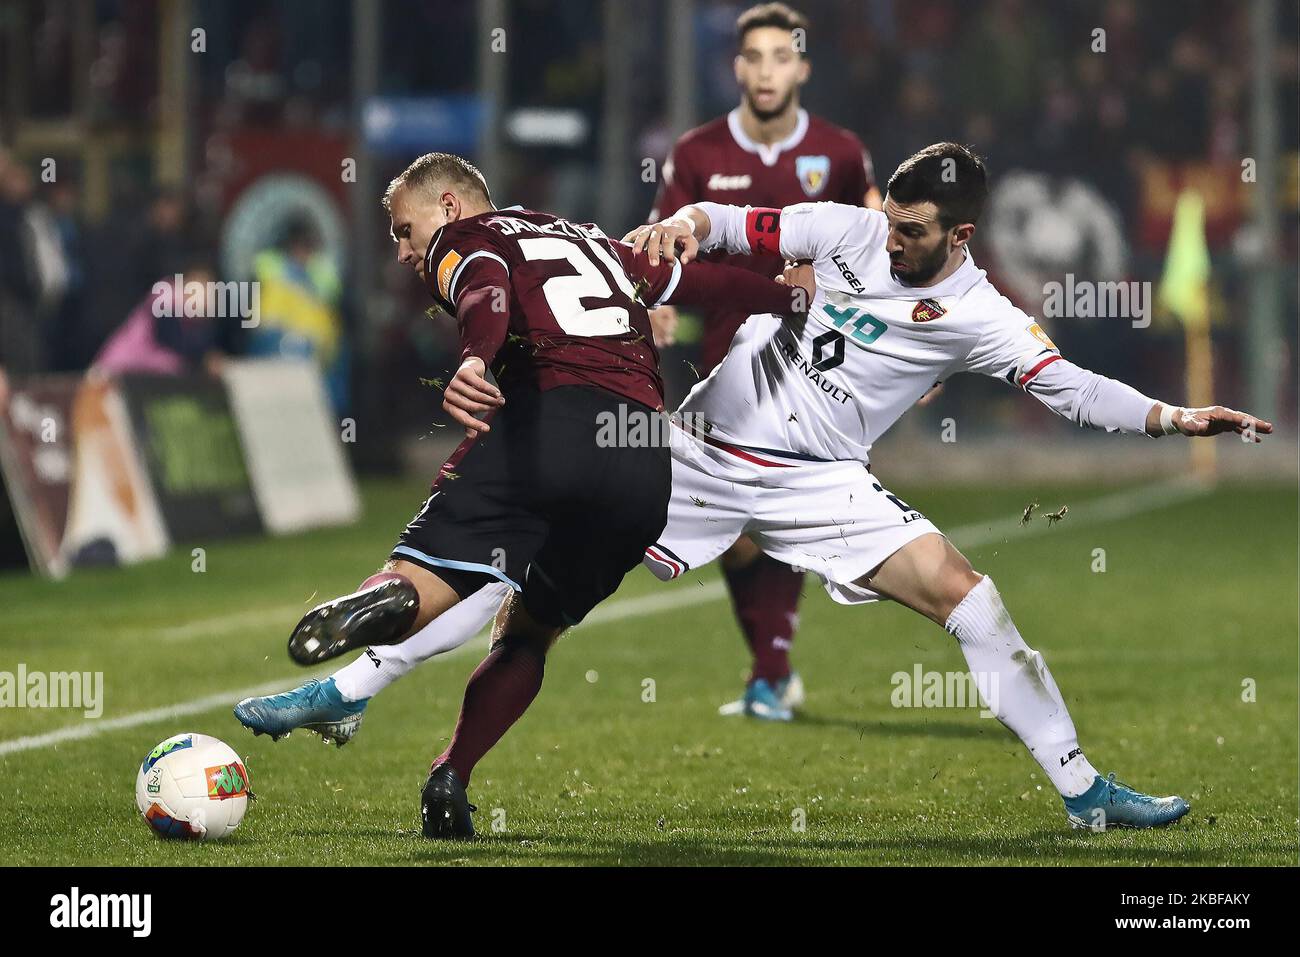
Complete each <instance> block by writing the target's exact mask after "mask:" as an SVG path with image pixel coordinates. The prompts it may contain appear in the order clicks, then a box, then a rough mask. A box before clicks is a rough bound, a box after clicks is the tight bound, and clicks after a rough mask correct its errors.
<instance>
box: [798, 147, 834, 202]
mask: <svg viewBox="0 0 1300 957" xmlns="http://www.w3.org/2000/svg"><path fill="white" fill-rule="evenodd" d="M794 174H795V176H797V177H799V185H800V186H802V187H803V191H804V194H805V195H807V196H816V195H817V194H818V193H820V192H821V191H822V190H824V189H825V188H826V180H827V179H829V178H830V175H831V158H830V157H829V156H796V157H795V158H794Z"/></svg>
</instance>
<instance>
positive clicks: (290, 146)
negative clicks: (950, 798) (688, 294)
mask: <svg viewBox="0 0 1300 957" xmlns="http://www.w3.org/2000/svg"><path fill="white" fill-rule="evenodd" d="M802 7H803V9H804V10H805V12H806V13H807V15H808V16H809V18H810V20H811V31H810V35H809V53H810V56H811V59H812V64H813V75H812V81H811V82H810V83H809V85H808V87H807V88H806V89H805V92H804V97H803V99H804V104H805V106H806V107H807V108H808V109H810V110H811V111H813V112H815V113H819V114H821V115H823V116H825V117H827V118H828V119H830V120H832V121H834V122H835V123H838V124H841V125H844V126H846V127H848V128H849V129H851V130H853V131H854V132H855V133H856V134H857V135H858V136H859V137H860V138H861V139H862V140H863V141H864V142H865V143H866V145H867V147H868V148H869V149H870V151H871V153H872V155H873V158H874V160H875V167H876V171H877V175H878V176H879V177H880V179H881V180H882V181H883V180H884V179H886V178H887V177H888V175H889V173H890V172H891V171H892V170H893V168H894V166H895V165H896V164H897V163H898V162H899V161H900V160H901V159H902V158H904V157H905V156H907V155H908V154H909V153H911V152H912V151H913V150H915V149H916V148H918V147H920V146H923V145H925V144H927V143H930V142H933V141H935V140H938V139H960V140H964V141H967V142H970V143H972V144H973V145H974V146H975V147H976V148H977V149H979V150H980V151H982V152H983V153H984V154H985V155H986V156H987V157H988V160H989V165H990V169H991V171H992V175H993V177H994V180H993V182H994V187H995V193H994V198H993V202H992V204H991V208H990V210H989V212H988V213H987V218H986V221H985V222H984V223H982V224H981V226H980V232H979V235H978V236H977V237H976V241H975V246H974V248H975V252H976V255H977V258H978V261H979V262H980V263H981V264H983V265H984V266H985V267H986V268H988V269H989V271H990V273H991V274H992V275H993V277H994V278H995V280H996V281H997V283H998V284H999V286H1000V287H1001V288H1002V289H1003V290H1004V291H1005V292H1006V293H1007V294H1008V295H1010V296H1011V297H1012V298H1013V299H1015V300H1016V301H1017V302H1018V303H1019V304H1020V305H1022V306H1023V307H1024V308H1026V309H1027V310H1028V311H1030V312H1033V313H1035V314H1039V315H1041V314H1042V312H1043V307H1044V294H1043V287H1044V285H1045V283H1048V282H1051V281H1053V280H1060V279H1062V278H1063V277H1064V276H1065V275H1066V274H1067V273H1070V274H1073V275H1074V276H1075V277H1076V278H1078V279H1088V280H1090V281H1094V282H1097V281H1107V280H1120V279H1124V280H1137V281H1151V282H1155V281H1157V280H1158V279H1159V277H1160V272H1161V268H1162V264H1163V261H1164V256H1165V251H1166V245H1167V240H1168V235H1169V230H1170V221H1171V214H1172V211H1173V208H1174V203H1175V200H1176V198H1177V196H1178V194H1179V192H1180V191H1181V190H1182V189H1183V188H1185V187H1189V188H1193V189H1195V190H1197V191H1198V192H1199V193H1200V195H1201V196H1202V197H1203V199H1204V204H1205V234H1206V239H1207V242H1208V244H1209V251H1210V254H1211V257H1212V263H1213V273H1212V284H1211V312H1212V319H1213V343H1214V374H1215V386H1214V391H1215V395H1217V396H1218V397H1220V398H1221V400H1222V401H1224V402H1225V403H1230V404H1234V405H1236V406H1238V407H1243V408H1248V409H1250V410H1252V411H1254V412H1256V413H1258V414H1260V415H1264V416H1268V417H1270V418H1273V419H1274V420H1275V421H1280V422H1281V423H1282V424H1283V425H1284V426H1285V425H1287V424H1293V423H1294V421H1295V419H1294V413H1295V410H1294V406H1295V402H1294V395H1295V381H1296V379H1295V376H1296V372H1295V366H1296V364H1295V346H1296V323H1295V316H1296V281H1295V271H1294V260H1295V254H1296V203H1297V178H1296V169H1297V164H1296V158H1297V154H1296V149H1297V100H1296V89H1297V73H1296V71H1297V46H1296V21H1295V8H1294V5H1293V4H1290V3H1281V2H1275V0H1253V2H1243V3H1224V2H1213V0H1205V2H1187V0H1154V2H1136V0H1097V2H1076V3H1033V2H1027V0H990V2H980V3H973V2H958V0H909V2H906V3H903V2H894V0H870V2H840V3H834V2H822V0H810V2H808V3H804V4H803V5H802ZM742 8H743V6H742V5H739V4H734V3H717V2H709V0H652V2H647V3H641V4H620V3H608V4H605V3H599V2H595V0H565V2H558V0H551V2H545V0H483V2H479V3H471V2H468V0H447V2H355V3H347V2H342V0H279V2H247V0H232V2H227V0H175V2H153V0H121V2H112V0H99V2H91V0H44V2H26V0H9V2H7V3H5V4H4V5H3V7H0V55H2V56H3V73H2V74H0V75H3V103H2V104H0V107H2V109H3V112H2V113H0V117H2V119H0V148H2V149H3V152H0V244H3V247H2V248H3V253H2V255H0V304H2V308H3V319H2V320H0V365H3V367H4V368H5V369H6V370H7V372H8V373H9V374H10V375H11V376H20V375H28V374H31V373H40V372H45V371H61V370H79V369H84V368H85V367H86V366H87V364H88V363H89V362H90V361H91V360H92V359H93V358H94V356H95V355H96V353H97V351H98V350H99V349H100V347H101V346H102V345H103V343H104V341H105V339H106V338H107V336H108V335H109V334H110V333H111V332H112V331H113V330H114V329H115V328H117V327H118V326H119V325H120V324H121V323H122V322H123V321H124V319H125V318H126V317H127V316H128V314H129V313H130V311H131V310H132V309H133V308H134V307H135V306H136V305H138V303H139V301H140V300H141V299H142V298H143V297H144V296H145V295H146V293H147V292H148V290H149V288H150V286H151V284H152V283H153V282H154V281H155V280H157V279H159V278H160V277H163V276H169V275H172V274H174V273H176V272H179V271H182V270H183V269H184V268H185V267H186V266H187V265H192V264H193V263H194V261H195V260H196V259H199V258H202V257H204V256H207V257H208V258H210V260H211V262H212V264H213V266H214V268H215V270H216V272H217V274H218V276H219V277H221V278H248V277H249V276H250V275H252V261H253V259H254V257H255V256H256V254H257V253H258V252H262V251H264V250H265V249H267V248H271V247H273V246H274V245H275V244H276V243H283V242H284V241H285V239H284V234H285V232H286V231H287V230H288V228H289V227H290V226H291V225H292V224H293V223H295V222H297V221H298V220H299V219H300V218H301V217H302V216H306V218H307V220H308V221H309V222H310V223H312V224H314V226H315V230H308V231H307V234H306V237H307V238H306V241H307V242H320V243H322V244H323V248H324V249H325V251H326V252H327V253H328V260H329V270H330V271H332V272H333V273H334V274H335V275H334V276H331V277H328V280H327V281H325V282H324V284H323V292H322V296H323V299H324V302H325V305H326V312H327V313H328V318H327V320H326V321H325V322H324V323H323V325H322V326H321V327H319V328H313V329H312V330H311V332H312V336H313V337H314V338H313V340H312V342H311V343H310V347H311V351H312V352H313V354H315V355H317V356H318V357H319V358H320V359H321V360H322V363H323V365H324V367H325V371H326V374H327V376H329V382H330V395H331V398H332V400H333V402H334V405H335V408H336V410H337V411H338V413H339V414H340V415H351V416H354V417H355V418H356V419H357V422H358V435H359V440H358V442H356V443H355V444H354V445H352V446H350V448H349V452H350V454H351V455H352V457H353V458H354V461H355V462H356V464H357V465H358V466H359V467H360V468H362V469H363V470H392V469H395V468H403V467H416V468H421V469H423V468H427V467H428V465H429V463H430V462H431V461H433V460H434V459H436V458H437V455H436V454H434V455H427V454H425V455H417V454H416V453H419V452H422V451H423V449H424V448H426V447H427V446H428V444H429V443H423V444H422V445H417V444H416V441H417V439H419V437H421V436H423V435H425V434H426V433H427V432H428V431H429V426H430V423H431V421H434V420H438V416H439V413H438V412H437V402H436V401H435V399H436V396H434V395H433V394H431V393H430V392H429V389H428V387H427V386H422V385H421V384H420V382H419V379H420V378H421V377H424V378H437V377H438V376H439V375H441V374H442V371H443V370H444V369H445V368H446V365H447V362H448V360H449V357H450V356H451V355H452V353H453V351H454V330H453V329H452V327H451V325H450V323H449V322H448V321H447V320H446V319H445V318H436V319H433V320H430V319H429V318H427V317H426V316H425V315H424V310H425V308H426V307H427V305H428V301H427V294H426V293H425V292H424V291H423V290H422V289H421V288H419V285H418V283H416V282H415V281H413V280H412V279H411V277H410V276H409V275H408V273H407V272H406V271H405V270H402V269H400V268H399V267H398V266H397V265H396V264H395V263H394V262H393V255H392V248H391V246H390V244H389V242H388V238H387V235H386V232H385V229H386V222H385V220H384V219H383V215H382V211H381V210H380V209H379V206H378V204H377V197H378V195H379V193H380V192H381V190H382V188H383V186H384V184H385V183H386V182H387V180H388V179H389V178H390V176H391V175H392V174H394V173H395V172H396V171H398V170H400V169H401V168H402V166H403V165H404V164H405V163H406V162H407V161H408V160H409V159H411V158H412V157H413V156H415V155H417V154H419V153H420V152H423V151H426V150H428V149H433V148H438V149H447V150H452V151H459V152H462V153H464V154H466V155H468V156H469V157H470V158H472V160H473V161H474V162H475V163H477V164H478V165H479V166H480V167H481V168H482V169H483V170H484V172H485V173H486V175H487V177H488V179H489V181H490V182H491V184H492V186H493V190H494V195H495V198H496V199H497V201H498V203H499V204H501V205H508V204H511V203H521V204H523V205H526V206H531V207H535V208H539V209H545V210H549V211H553V212H556V213H559V214H561V215H565V216H568V217H570V218H576V219H579V220H583V221H590V220H594V221H596V222H598V223H600V224H601V225H602V226H603V227H604V228H605V229H606V230H607V231H609V232H619V233H621V232H622V231H624V230H625V229H627V228H629V227H631V226H632V225H635V224H636V223H638V222H640V221H642V220H643V219H644V218H645V216H646V215H647V213H648V212H649V209H650V206H651V201H652V198H653V194H654V189H655V185H656V184H655V182H654V180H653V177H654V175H655V174H656V173H657V164H658V163H660V162H661V161H662V160H663V158H664V156H665V155H666V154H667V151H668V149H669V148H670V146H671V144H672V142H673V140H674V138H675V137H676V136H678V135H680V134H681V133H682V132H683V131H685V130H687V129H689V128H690V127H692V126H694V125H696V124H698V123H701V122H703V121H705V120H707V119H710V118H712V117H714V116H716V115H719V114H720V113H722V112H725V111H726V110H728V109H730V108H731V107H732V106H734V105H735V102H736V99H737V94H736V89H735V84H734V81H733V79H732V76H731V66H730V60H731V56H732V54H733V50H734V40H733V24H734V19H735V15H736V14H737V13H738V12H739V10H740V9H742ZM196 28H197V29H200V30H201V31H202V33H201V34H192V31H193V30H194V29H196ZM1097 29H1101V30H1104V31H1105V52H1093V49H1092V48H1093V46H1094V45H1095V44H1094V34H1093V31H1095V30H1097ZM196 45H201V46H202V52H193V50H192V47H194V46H196ZM501 47H504V50H501ZM494 50H495V51H496V52H494ZM47 158H48V159H52V160H54V161H55V163H56V164H57V165H56V172H57V175H56V177H55V178H54V180H53V181H52V182H46V181H44V180H43V179H42V172H43V167H42V165H41V164H42V162H43V161H45V160H46V159H47ZM647 159H649V160H653V161H654V164H655V165H651V166H647V164H645V163H644V161H645V160H647ZM348 161H354V170H351V171H349V167H348ZM1244 163H1245V164H1247V165H1248V166H1249V171H1247V170H1246V169H1245V167H1243V164H1244ZM647 169H648V170H649V172H648V173H647V172H646V170H647ZM353 173H354V175H353ZM277 176H278V177H279V180H278V182H277V180H276V179H275V177H277ZM1243 176H1245V177H1246V180H1247V181H1243ZM335 280H336V281H335ZM1162 318H1163V317H1161V316H1159V315H1157V316H1156V320H1155V323H1154V324H1153V326H1152V327H1151V328H1149V329H1141V330H1139V329H1134V328H1132V324H1131V323H1130V322H1128V321H1125V320H1124V319H1122V318H1111V319H1090V320H1089V319H1069V318H1065V319H1061V318H1058V319H1052V318H1050V317H1047V318H1046V319H1045V323H1044V324H1045V325H1046V327H1047V328H1048V330H1049V332H1050V333H1051V334H1052V335H1053V337H1054V338H1055V339H1056V341H1057V343H1058V345H1060V346H1061V347H1062V349H1063V350H1064V351H1065V352H1066V354H1067V355H1069V356H1071V357H1072V358H1074V359H1075V360H1076V361H1078V362H1080V363H1082V364H1084V365H1088V366H1092V367H1095V368H1097V369H1099V370H1101V371H1104V372H1107V373H1110V374H1113V375H1116V376H1118V377H1121V378H1125V379H1127V380H1128V381H1130V382H1132V383H1133V384H1135V385H1136V386H1138V387H1139V388H1142V389H1144V390H1145V391H1147V392H1149V393H1151V394H1154V395H1158V396H1167V397H1170V398H1173V399H1175V400H1177V399H1179V398H1180V397H1181V396H1182V394H1183V389H1184V383H1183V374H1182V369H1183V334H1182V330H1181V328H1180V327H1179V326H1178V324H1177V322H1176V321H1169V322H1164V321H1162ZM219 338H220V343H221V345H222V346H223V348H225V349H228V350H231V351H233V352H236V353H238V352H247V351H249V350H250V349H265V348H267V346H266V344H265V343H250V342H249V341H248V340H249V338H250V337H249V336H247V335H245V334H241V332H240V330H238V329H232V328H228V327H227V328H223V329H222V330H221V332H220V337H219ZM688 338H689V336H688ZM691 355H692V350H691V347H690V344H689V343H686V344H683V345H681V346H679V347H675V348H673V349H670V350H668V351H667V353H666V355H665V357H664V361H665V366H666V368H667V371H668V374H669V377H670V380H671V382H672V385H673V392H674V395H673V396H670V399H676V398H679V397H680V396H681V395H682V394H683V393H684V390H685V389H686V388H688V387H689V384H690V381H691V378H692V377H691V373H690V371H689V368H688V367H687V366H686V364H685V362H684V361H683V360H686V359H690V358H691ZM1033 405H1034V404H1033V403H1024V402H1019V401H1017V400H1016V398H1015V396H1014V395H1012V394H1010V393H1009V392H1006V391H1005V390H1000V389H999V388H997V386H996V384H993V383H982V382H963V383H959V384H954V386H952V387H951V388H950V389H949V390H948V394H946V395H945V396H943V397H941V399H940V400H939V401H938V402H936V403H935V404H934V405H933V406H932V407H930V408H929V409H926V410H922V411H919V412H918V413H917V414H915V415H913V416H910V417H909V419H908V421H906V422H905V423H903V424H901V425H900V427H899V431H900V433H901V435H900V438H902V437H908V436H911V437H915V438H916V439H918V440H920V439H922V438H923V437H931V438H932V437H935V436H937V435H938V434H939V429H940V424H939V423H940V422H941V420H942V419H944V418H945V417H948V416H952V417H954V418H955V420H956V424H957V428H958V430H959V433H958V434H959V435H960V437H961V439H963V440H964V439H966V438H972V439H973V438H975V437H977V436H981V435H984V436H999V435H1000V436H1006V435H1009V434H1012V433H1017V434H1019V435H1020V436H1021V437H1022V438H1023V435H1024V432H1023V430H1026V429H1027V430H1029V431H1030V433H1031V434H1032V436H1033V437H1034V439H1035V441H1038V440H1041V441H1042V442H1045V443H1063V444H1066V445H1069V444H1071V441H1072V440H1073V439H1076V438H1080V437H1077V436H1073V435H1072V434H1071V432H1070V430H1069V429H1066V428H1064V427H1062V425H1061V424H1059V423H1056V422H1053V421H1051V418H1050V417H1049V416H1047V414H1046V413H1044V412H1042V411H1040V410H1038V409H1036V408H1033V407H1032V406H1033ZM439 421H440V420H439ZM1288 434H1293V430H1290V429H1286V428H1284V429H1283V437H1282V440H1281V441H1279V442H1274V443H1272V445H1273V449H1274V451H1276V450H1278V449H1280V448H1281V447H1282V446H1283V445H1285V444H1286V442H1287V439H1286V435H1288ZM898 440H899V439H893V440H892V441H898ZM1075 444H1076V446H1077V443H1075ZM1133 448H1134V447H1133V446H1129V447H1128V448H1123V449H1121V450H1119V451H1118V452H1117V453H1116V454H1117V455H1118V457H1119V459H1120V460H1122V461H1125V462H1126V463H1127V462H1128V457H1127V456H1126V453H1129V452H1132V451H1133ZM1161 451H1162V452H1168V449H1166V448H1162V449H1161ZM1234 451H1235V450H1234ZM413 456H414V458H413ZM1140 457H1141V458H1146V450H1143V453H1142V455H1141V456H1140ZM1227 457H1228V458H1232V459H1237V460H1239V459H1240V457H1239V456H1227ZM1292 457H1293V456H1291V455H1289V454H1285V455H1283V454H1281V453H1279V454H1278V456H1273V455H1272V453H1270V452H1269V451H1268V450H1263V451H1262V452H1261V453H1260V454H1258V455H1256V456H1255V458H1254V459H1253V460H1252V466H1251V467H1252V468H1253V467H1254V466H1255V465H1257V464H1258V463H1259V462H1260V461H1262V460H1263V459H1265V458H1268V459H1269V461H1270V462H1273V461H1274V459H1275V458H1278V459H1279V460H1287V459H1289V458H1292ZM898 458H899V459H900V460H901V459H903V458H904V456H901V455H900V456H898ZM908 458H911V456H908ZM926 461H927V463H928V465H927V467H926V468H927V472H929V473H930V474H934V473H935V472H940V473H942V472H943V471H945V466H944V465H943V464H942V460H941V459H935V460H931V459H928V458H927V459H926ZM1160 461H1161V462H1162V464H1161V466H1160V467H1161V468H1168V467H1171V466H1172V464H1173V463H1172V462H1166V461H1165V460H1164V459H1161V460H1160ZM417 463H418V464H417ZM1227 464H1228V467H1235V465H1237V464H1240V462H1239V461H1237V462H1230V463H1227ZM954 467H956V466H955V464H954ZM1127 467H1131V468H1138V467H1140V463H1137V462H1135V463H1132V464H1131V465H1130V466H1127Z"/></svg>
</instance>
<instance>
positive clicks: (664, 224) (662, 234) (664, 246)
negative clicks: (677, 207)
mask: <svg viewBox="0 0 1300 957" xmlns="http://www.w3.org/2000/svg"><path fill="white" fill-rule="evenodd" d="M623 242H625V243H631V244H632V252H634V253H639V252H641V250H643V249H644V250H645V254H646V255H647V256H649V257H650V265H652V266H658V265H659V260H660V259H666V260H668V261H669V262H672V261H673V260H674V259H678V258H680V259H681V261H682V265H686V263H688V262H690V261H691V260H692V259H694V258H695V256H696V254H697V253H698V252H699V251H700V242H699V240H698V239H696V238H695V224H694V223H692V222H691V221H690V220H689V219H684V218H677V217H673V218H671V219H663V220H660V221H659V222H657V223H651V224H650V225H649V226H638V227H637V228H636V229H634V230H632V231H631V232H630V233H628V234H627V235H626V236H624V237H623ZM679 249H680V250H681V254H680V256H679V255H678V250H679Z"/></svg>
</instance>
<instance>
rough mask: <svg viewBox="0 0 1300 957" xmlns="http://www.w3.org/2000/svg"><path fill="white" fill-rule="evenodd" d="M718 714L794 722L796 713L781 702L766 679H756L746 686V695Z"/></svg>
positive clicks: (726, 706) (728, 704)
mask: <svg viewBox="0 0 1300 957" xmlns="http://www.w3.org/2000/svg"><path fill="white" fill-rule="evenodd" d="M718 714H725V715H735V714H743V715H747V716H748V717H751V718H759V719H760V720H763V721H793V720H794V712H793V711H791V710H790V708H788V707H787V706H786V705H785V704H783V703H782V701H781V696H780V695H779V694H777V692H776V689H775V688H773V687H772V686H771V685H770V684H768V682H767V680H766V679H765V678H755V679H754V680H753V681H751V682H750V683H749V684H747V685H745V695H744V697H742V698H739V699H738V700H736V701H730V702H728V703H727V704H724V705H723V706H722V707H720V708H719V709H718Z"/></svg>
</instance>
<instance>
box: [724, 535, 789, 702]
mask: <svg viewBox="0 0 1300 957" xmlns="http://www.w3.org/2000/svg"><path fill="white" fill-rule="evenodd" d="M723 575H724V576H725V577H726V580H727V588H728V589H729V590H730V592H731V605H732V607H733V608H734V609H735V612H736V619H737V620H738V621H739V622H740V630H741V631H742V632H743V633H744V635H745V641H746V643H747V644H748V645H749V650H750V654H752V655H753V658H754V667H753V671H752V672H751V673H750V676H749V677H750V680H751V681H753V680H754V679H756V678H764V679H766V680H767V681H779V680H781V679H782V678H785V677H787V676H788V675H789V674H790V643H791V642H792V641H793V639H794V628H795V622H796V616H797V614H798V611H799V593H800V592H801V591H802V589H803V572H796V571H795V570H794V569H793V568H791V567H790V566H789V565H783V564H782V563H781V562H778V561H777V560H776V559H774V558H771V557H769V556H767V555H760V556H759V557H758V558H757V559H756V560H755V561H753V562H751V563H750V564H748V565H746V566H745V567H744V568H738V569H731V570H727V569H724V570H723Z"/></svg>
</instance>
